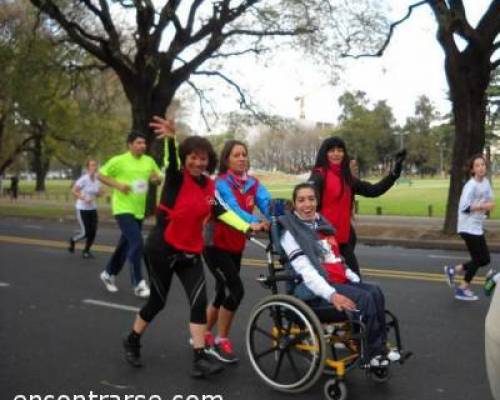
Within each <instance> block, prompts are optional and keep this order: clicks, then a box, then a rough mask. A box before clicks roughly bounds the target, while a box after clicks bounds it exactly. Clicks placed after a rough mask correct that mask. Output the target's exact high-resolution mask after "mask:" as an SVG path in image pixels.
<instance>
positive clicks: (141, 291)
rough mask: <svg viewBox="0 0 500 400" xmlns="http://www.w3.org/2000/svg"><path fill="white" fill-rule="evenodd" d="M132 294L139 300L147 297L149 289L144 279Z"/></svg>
mask: <svg viewBox="0 0 500 400" xmlns="http://www.w3.org/2000/svg"><path fill="white" fill-rule="evenodd" d="M134 294H135V295H136V296H137V297H140V298H141V299H145V298H147V297H149V287H148V284H147V283H146V281H145V280H144V279H143V280H142V281H140V282H139V284H138V285H137V286H136V287H135V288H134Z"/></svg>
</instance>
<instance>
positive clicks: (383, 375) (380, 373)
mask: <svg viewBox="0 0 500 400" xmlns="http://www.w3.org/2000/svg"><path fill="white" fill-rule="evenodd" d="M391 376H392V372H391V369H390V367H389V366H387V367H371V368H370V378H371V379H372V381H374V382H377V383H386V382H387V381H388V380H389V379H391Z"/></svg>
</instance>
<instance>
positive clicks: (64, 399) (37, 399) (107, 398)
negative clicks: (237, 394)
mask: <svg viewBox="0 0 500 400" xmlns="http://www.w3.org/2000/svg"><path fill="white" fill-rule="evenodd" d="M168 399H169V400H224V398H223V397H222V395H220V394H203V395H200V396H196V395H194V394H189V395H182V394H176V395H174V396H172V397H169V398H168ZM13 400H167V398H165V399H163V398H162V397H161V396H160V395H157V394H153V395H151V396H146V395H144V394H121V395H118V394H95V393H94V392H92V391H90V392H89V394H88V395H83V394H72V395H67V394H60V395H54V394H47V395H43V396H42V395H39V394H29V395H28V394H27V395H24V394H18V395H17V396H15V397H14V399H13Z"/></svg>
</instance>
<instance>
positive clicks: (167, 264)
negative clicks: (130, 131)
mask: <svg viewBox="0 0 500 400" xmlns="http://www.w3.org/2000/svg"><path fill="white" fill-rule="evenodd" d="M150 125H151V127H152V128H153V129H154V132H155V133H156V134H157V135H158V137H159V138H164V137H168V140H167V141H166V146H167V149H166V151H167V153H168V156H169V157H168V167H167V169H166V177H165V183H164V185H163V188H162V193H161V200H160V205H159V206H158V212H157V222H156V225H155V227H154V228H153V230H152V231H151V233H150V235H149V236H148V239H147V242H146V250H145V254H146V260H147V267H148V271H149V275H150V280H151V295H150V297H149V299H148V301H147V303H146V304H145V305H144V307H142V308H141V310H140V311H139V313H138V314H137V316H136V318H135V321H134V323H133V326H132V330H131V331H130V333H129V334H128V336H127V337H125V338H124V340H123V347H124V351H125V359H126V361H127V362H129V363H130V364H131V365H132V366H134V367H140V366H142V361H141V354H140V348H141V343H140V339H141V336H142V334H143V333H144V332H145V331H146V329H147V328H148V326H149V325H150V324H151V322H152V321H153V319H154V318H155V317H156V316H157V314H158V313H159V312H160V311H161V310H162V309H163V308H164V306H165V303H166V301H167V297H168V293H169V290H170V285H171V283H172V278H173V275H174V274H175V275H177V277H178V278H179V280H180V281H181V283H182V285H183V287H184V290H185V292H186V296H187V298H188V301H189V308H190V318H189V330H190V333H191V338H192V341H193V364H192V370H191V375H192V376H193V377H195V378H204V377H208V376H210V375H213V374H215V373H218V372H220V371H222V369H223V368H222V366H221V365H220V364H219V363H218V362H217V360H215V358H214V357H213V356H211V355H210V354H209V353H208V352H207V351H206V349H205V341H204V338H205V332H206V322H207V317H206V306H207V298H206V287H205V277H204V273H203V264H202V260H201V253H202V251H203V247H204V241H203V225H204V223H205V221H206V220H207V219H208V218H209V217H210V215H211V214H213V215H214V216H216V217H217V218H221V219H223V220H224V221H225V222H227V223H229V224H230V225H231V226H234V227H235V228H236V229H237V230H239V231H241V232H247V231H249V230H250V229H258V226H257V224H254V225H252V224H247V223H246V222H245V221H243V220H241V219H240V218H239V217H238V216H237V215H236V214H234V213H232V212H231V211H228V210H227V209H226V208H224V207H223V206H222V205H221V203H220V202H219V201H218V199H217V197H216V194H215V185H214V182H213V181H212V180H211V179H210V177H209V175H208V174H210V173H212V172H213V171H214V169H215V166H216V160H217V157H216V155H215V152H214V151H213V148H212V145H211V144H210V142H209V141H208V140H207V139H206V138H203V137H200V136H190V137H188V138H187V139H185V140H184V141H183V142H182V143H181V144H180V146H179V153H178V155H179V161H180V166H179V165H178V161H177V155H176V145H175V139H174V137H175V124H174V122H173V121H170V120H165V119H162V118H160V117H154V120H153V122H152V123H151V124H150Z"/></svg>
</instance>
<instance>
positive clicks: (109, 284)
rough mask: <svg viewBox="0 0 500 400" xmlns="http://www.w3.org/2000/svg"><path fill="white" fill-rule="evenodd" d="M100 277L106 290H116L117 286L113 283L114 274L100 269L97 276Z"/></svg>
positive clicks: (113, 291)
mask: <svg viewBox="0 0 500 400" xmlns="http://www.w3.org/2000/svg"><path fill="white" fill-rule="evenodd" d="M99 277H100V278H101V281H102V283H104V286H105V287H106V290H107V291H108V292H110V293H116V292H118V287H117V286H116V284H115V276H114V275H110V274H108V273H107V272H106V271H102V272H101V275H100V276H99Z"/></svg>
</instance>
